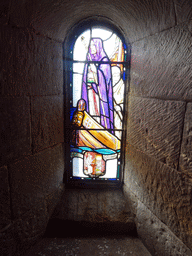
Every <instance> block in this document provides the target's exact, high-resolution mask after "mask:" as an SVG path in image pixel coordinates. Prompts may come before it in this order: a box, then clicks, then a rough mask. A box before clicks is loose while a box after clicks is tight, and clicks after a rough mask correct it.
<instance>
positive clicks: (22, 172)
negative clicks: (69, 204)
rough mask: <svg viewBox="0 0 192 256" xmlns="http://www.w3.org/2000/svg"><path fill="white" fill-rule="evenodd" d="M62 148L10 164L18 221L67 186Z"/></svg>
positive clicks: (45, 151) (58, 147)
mask: <svg viewBox="0 0 192 256" xmlns="http://www.w3.org/2000/svg"><path fill="white" fill-rule="evenodd" d="M63 154H64V153H63V147H62V145H61V144H60V145H58V146H56V147H54V148H50V149H47V150H44V151H42V152H41V153H38V154H36V155H33V156H29V157H26V158H24V159H22V160H19V161H17V162H16V163H14V164H11V165H10V170H9V171H10V186H11V197H12V205H13V214H14V217H15V218H18V217H20V216H21V215H22V214H24V213H25V212H27V211H29V210H30V209H31V208H34V207H35V205H37V204H39V203H42V202H43V201H44V200H45V197H46V196H48V195H49V194H51V193H53V192H54V191H56V190H58V187H59V186H60V184H62V183H63V172H64V155H63Z"/></svg>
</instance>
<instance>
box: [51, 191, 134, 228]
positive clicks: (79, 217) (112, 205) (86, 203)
mask: <svg viewBox="0 0 192 256" xmlns="http://www.w3.org/2000/svg"><path fill="white" fill-rule="evenodd" d="M61 201H62V203H60V204H61V206H59V207H58V209H57V215H54V216H55V217H57V218H60V219H63V220H71V221H80V222H86V223H88V222H89V223H113V225H115V223H118V225H120V226H121V225H124V224H127V227H128V226H129V228H133V229H134V227H135V226H134V214H133V213H132V212H131V209H130V207H129V205H128V204H127V203H126V200H125V198H124V195H123V193H122V191H121V190H119V189H114V190H112V189H111V190H110V189H107V190H106V189H103V190H98V189H77V190H71V189H67V190H65V193H64V194H63V199H62V200H61ZM59 208H60V209H59ZM118 225H117V226H118Z"/></svg>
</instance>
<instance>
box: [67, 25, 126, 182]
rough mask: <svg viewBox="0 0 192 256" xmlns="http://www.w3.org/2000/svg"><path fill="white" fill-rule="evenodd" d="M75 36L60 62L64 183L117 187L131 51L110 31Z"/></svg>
mask: <svg viewBox="0 0 192 256" xmlns="http://www.w3.org/2000/svg"><path fill="white" fill-rule="evenodd" d="M77 31H78V32H77V33H73V37H71V38H73V39H70V40H68V45H70V50H69V52H68V54H67V56H68V57H67V58H66V59H65V60H66V61H65V64H66V65H65V67H66V71H67V72H66V74H67V77H66V79H65V81H66V83H67V85H69V86H66V87H67V90H65V102H66V103H68V105H66V106H67V108H66V109H65V110H66V125H65V136H66V137H67V138H66V139H67V140H66V144H65V145H66V153H67V154H68V160H69V161H68V163H69V164H68V165H67V170H66V178H67V183H70V184H73V185H77V184H81V185H85V184H86V185H88V186H89V185H90V184H106V183H107V184H116V185H117V184H122V179H123V177H122V171H123V170H122V161H123V153H124V147H125V145H124V143H123V140H124V132H125V131H124V130H125V129H124V121H125V101H126V99H125V95H126V85H127V74H128V56H129V52H130V49H129V48H128V47H127V45H126V44H125V42H124V39H123V37H122V36H121V35H119V33H117V32H116V31H114V30H113V29H112V28H111V27H110V28H109V27H108V26H101V25H92V24H90V25H88V26H86V27H85V28H84V30H81V31H79V30H77ZM68 49H69V48H68Z"/></svg>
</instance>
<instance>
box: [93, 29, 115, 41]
mask: <svg viewBox="0 0 192 256" xmlns="http://www.w3.org/2000/svg"><path fill="white" fill-rule="evenodd" d="M112 33H113V32H112V31H111V30H110V29H103V28H93V29H92V37H96V38H101V39H103V40H107V39H108V38H109V37H110V36H111V35H112Z"/></svg>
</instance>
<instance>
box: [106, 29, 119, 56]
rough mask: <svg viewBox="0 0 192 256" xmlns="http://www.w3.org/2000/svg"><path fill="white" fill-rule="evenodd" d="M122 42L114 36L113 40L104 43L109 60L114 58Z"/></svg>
mask: <svg viewBox="0 0 192 256" xmlns="http://www.w3.org/2000/svg"><path fill="white" fill-rule="evenodd" d="M120 41H121V40H120V38H119V37H118V36H117V35H116V34H113V35H112V37H111V38H109V39H108V40H106V41H104V42H103V44H104V48H105V52H106V53H107V55H108V57H109V59H111V58H112V57H113V55H114V53H115V52H116V50H117V48H118V46H119V43H120Z"/></svg>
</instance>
